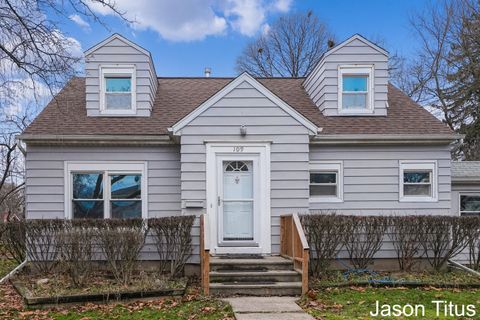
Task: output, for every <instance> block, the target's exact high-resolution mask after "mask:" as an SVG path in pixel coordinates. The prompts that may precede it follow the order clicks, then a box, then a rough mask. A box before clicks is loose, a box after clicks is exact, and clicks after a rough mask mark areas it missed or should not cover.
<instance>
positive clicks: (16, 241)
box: [0, 221, 26, 264]
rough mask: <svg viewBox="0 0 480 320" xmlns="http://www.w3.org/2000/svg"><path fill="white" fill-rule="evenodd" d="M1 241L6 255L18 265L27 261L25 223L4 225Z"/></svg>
mask: <svg viewBox="0 0 480 320" xmlns="http://www.w3.org/2000/svg"><path fill="white" fill-rule="evenodd" d="M2 226H3V232H2V234H1V235H0V241H1V243H2V248H3V250H4V251H5V254H6V255H7V256H9V257H12V258H13V260H15V262H17V263H18V264H20V263H22V262H23V261H25V253H26V250H25V248H26V245H25V221H9V222H6V223H4V224H2Z"/></svg>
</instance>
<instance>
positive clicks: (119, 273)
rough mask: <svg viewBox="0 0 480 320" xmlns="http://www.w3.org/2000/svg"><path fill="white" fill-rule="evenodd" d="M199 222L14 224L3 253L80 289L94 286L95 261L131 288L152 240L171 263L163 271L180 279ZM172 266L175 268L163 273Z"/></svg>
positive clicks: (2, 235)
mask: <svg viewBox="0 0 480 320" xmlns="http://www.w3.org/2000/svg"><path fill="white" fill-rule="evenodd" d="M194 220H195V216H179V217H168V218H159V219H157V218H153V219H150V220H142V219H108V220H95V219H82V220H60V219H55V220H49V219H44V220H25V221H12V222H7V223H4V224H1V225H0V249H1V250H2V251H4V252H3V254H5V255H7V256H11V257H13V258H14V259H15V261H16V262H18V263H21V262H23V261H24V260H25V257H27V258H28V260H29V261H30V262H33V263H32V264H31V266H32V267H33V268H34V269H35V270H36V271H37V272H38V273H40V274H45V275H47V274H49V273H52V272H62V273H65V274H66V275H68V276H69V278H70V280H71V283H72V285H73V286H76V287H82V286H84V285H85V284H86V283H87V282H88V277H89V275H90V274H91V272H92V271H93V265H94V264H93V263H92V261H94V260H104V261H105V262H106V265H107V271H109V272H110V273H111V274H112V276H113V277H114V278H115V279H116V281H117V282H118V283H119V284H122V285H127V284H129V282H130V281H131V278H132V274H133V272H134V271H135V269H136V263H137V261H138V258H139V254H140V251H141V250H142V248H143V247H144V245H145V239H146V237H147V235H149V234H151V235H152V239H153V240H154V245H155V246H156V247H157V248H159V249H158V252H159V254H160V259H165V260H166V261H160V264H159V265H160V268H159V269H160V271H161V272H162V273H166V274H168V276H170V277H175V276H178V275H180V274H181V273H182V272H183V269H184V266H185V263H186V262H187V260H188V259H189V257H190V256H191V253H192V236H191V231H192V227H193V222H194ZM150 225H151V226H152V228H151V229H150ZM150 231H152V232H151V233H150ZM160 248H161V250H160ZM99 254H100V256H99ZM166 265H169V266H170V267H169V268H164V267H162V266H166Z"/></svg>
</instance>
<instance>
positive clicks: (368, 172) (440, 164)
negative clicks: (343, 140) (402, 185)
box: [310, 145, 451, 215]
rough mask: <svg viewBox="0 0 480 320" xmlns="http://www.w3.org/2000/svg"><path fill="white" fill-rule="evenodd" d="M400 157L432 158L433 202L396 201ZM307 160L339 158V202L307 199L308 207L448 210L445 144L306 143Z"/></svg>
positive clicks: (380, 211) (351, 211)
mask: <svg viewBox="0 0 480 320" xmlns="http://www.w3.org/2000/svg"><path fill="white" fill-rule="evenodd" d="M401 160H435V161H437V169H438V170H437V172H438V179H437V181H438V201H437V202H400V201H399V163H400V161H401ZM310 161H343V197H344V201H343V202H341V203H320V202H311V203H310V209H311V210H327V209H334V210H335V211H336V212H337V213H342V214H358V215H364V214H370V215H372V214H382V215H392V214H445V215H448V214H450V212H451V209H450V208H451V185H450V183H451V182H450V180H451V178H450V148H449V146H448V145H445V146H342V147H340V146H315V145H312V146H310Z"/></svg>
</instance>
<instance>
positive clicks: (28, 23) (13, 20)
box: [0, 0, 127, 214]
mask: <svg viewBox="0 0 480 320" xmlns="http://www.w3.org/2000/svg"><path fill="white" fill-rule="evenodd" d="M94 5H95V6H103V7H106V8H108V9H110V10H111V11H113V12H114V13H116V14H117V15H118V16H120V17H121V18H123V19H124V20H125V21H127V20H126V19H125V18H124V14H123V13H122V12H120V11H118V10H117V9H116V6H115V2H114V0H66V1H57V0H0V30H1V32H0V209H1V210H5V206H6V205H7V203H8V204H9V205H13V203H14V202H15V201H14V200H15V197H18V195H19V193H21V192H22V188H23V160H22V154H21V153H20V152H19V150H18V145H17V141H16V140H15V135H17V134H19V133H21V132H22V131H23V130H24V129H25V127H26V126H27V125H28V123H29V121H30V120H31V119H32V115H33V114H34V112H32V111H36V110H34V108H33V107H32V106H38V105H39V104H43V101H40V100H41V99H40V97H42V96H48V97H49V98H51V97H52V96H53V95H54V93H56V92H57V91H58V90H59V89H60V88H61V87H62V86H63V85H64V83H65V82H66V81H67V80H68V79H69V78H71V77H72V76H73V75H75V74H76V72H77V70H78V69H79V64H80V63H81V60H82V57H81V55H80V54H79V53H78V52H77V53H75V52H74V51H73V48H75V47H78V48H79V47H80V46H79V44H78V43H77V42H76V40H75V39H73V38H69V37H68V36H67V35H65V34H64V33H62V32H61V31H60V30H61V23H60V21H61V20H62V19H68V14H71V13H76V14H78V15H80V16H82V17H84V18H85V19H87V20H91V21H95V22H98V23H100V24H103V22H102V20H101V19H100V18H99V16H98V15H97V14H96V13H95V12H94V11H93V10H92V6H94ZM104 26H105V27H106V25H104ZM27 114H28V116H27ZM20 198H21V197H20ZM17 200H18V199H17ZM19 205H21V204H19ZM11 213H13V214H16V213H14V212H13V211H12V212H11Z"/></svg>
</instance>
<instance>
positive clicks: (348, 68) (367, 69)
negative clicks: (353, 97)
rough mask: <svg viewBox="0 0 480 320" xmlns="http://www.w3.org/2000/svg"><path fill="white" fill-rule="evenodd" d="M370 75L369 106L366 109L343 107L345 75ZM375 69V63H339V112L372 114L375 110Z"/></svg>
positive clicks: (368, 88)
mask: <svg viewBox="0 0 480 320" xmlns="http://www.w3.org/2000/svg"><path fill="white" fill-rule="evenodd" d="M344 75H353V76H361V75H365V76H368V81H367V102H366V103H367V106H366V108H365V109H361V108H357V109H343V107H342V106H343V76H344ZM374 75H375V70H374V66H373V65H339V66H338V113H339V114H349V115H352V114H353V115H355V114H371V113H373V111H374V96H375V92H374V88H375V79H374Z"/></svg>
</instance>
